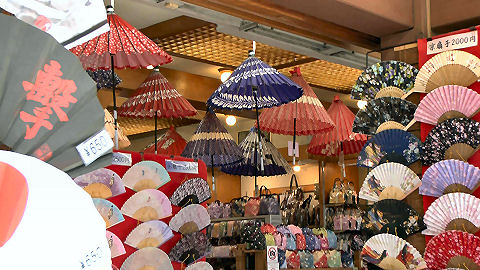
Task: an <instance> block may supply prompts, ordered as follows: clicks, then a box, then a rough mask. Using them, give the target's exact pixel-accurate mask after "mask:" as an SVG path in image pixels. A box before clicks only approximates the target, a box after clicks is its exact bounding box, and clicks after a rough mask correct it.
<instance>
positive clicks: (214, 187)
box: [210, 155, 217, 200]
mask: <svg viewBox="0 0 480 270" xmlns="http://www.w3.org/2000/svg"><path fill="white" fill-rule="evenodd" d="M210 157H211V158H212V167H211V168H212V189H213V196H214V198H215V200H217V183H216V182H215V169H214V168H213V155H210Z"/></svg>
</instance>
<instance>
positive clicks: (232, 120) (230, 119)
mask: <svg viewBox="0 0 480 270" xmlns="http://www.w3.org/2000/svg"><path fill="white" fill-rule="evenodd" d="M225 122H226V123H227V125H229V126H233V125H235V123H237V118H235V116H233V115H229V116H227V118H226V119H225Z"/></svg>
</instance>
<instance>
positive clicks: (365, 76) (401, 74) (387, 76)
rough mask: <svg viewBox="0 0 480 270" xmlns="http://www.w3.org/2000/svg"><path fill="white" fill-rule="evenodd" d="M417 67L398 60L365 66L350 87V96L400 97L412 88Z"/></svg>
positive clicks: (363, 98) (364, 98) (364, 97)
mask: <svg viewBox="0 0 480 270" xmlns="http://www.w3.org/2000/svg"><path fill="white" fill-rule="evenodd" d="M417 73H418V69H416V68H415V67H413V66H412V65H409V64H407V63H404V62H400V61H393V60H391V61H382V62H379V63H376V64H373V65H371V66H369V67H368V68H366V69H365V70H364V71H363V72H362V74H361V75H360V76H359V77H358V79H357V82H356V83H355V85H353V87H352V92H351V98H352V99H358V100H372V99H377V98H381V97H387V96H388V97H397V98H400V97H402V96H403V95H405V93H407V92H408V91H409V90H410V89H412V88H413V85H414V83H415V78H416V77H417Z"/></svg>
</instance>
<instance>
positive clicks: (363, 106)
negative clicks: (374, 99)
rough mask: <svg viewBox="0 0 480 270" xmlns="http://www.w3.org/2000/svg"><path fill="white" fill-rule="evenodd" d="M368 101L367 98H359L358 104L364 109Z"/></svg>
mask: <svg viewBox="0 0 480 270" xmlns="http://www.w3.org/2000/svg"><path fill="white" fill-rule="evenodd" d="M367 103H368V102H367V101H366V100H359V101H357V106H358V108H360V110H363V109H365V107H367Z"/></svg>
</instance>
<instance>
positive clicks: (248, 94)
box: [207, 52, 303, 110]
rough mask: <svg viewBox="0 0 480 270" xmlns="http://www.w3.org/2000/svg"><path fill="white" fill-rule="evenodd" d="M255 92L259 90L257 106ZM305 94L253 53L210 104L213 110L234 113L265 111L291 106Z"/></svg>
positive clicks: (213, 97)
mask: <svg viewBox="0 0 480 270" xmlns="http://www.w3.org/2000/svg"><path fill="white" fill-rule="evenodd" d="M254 88H256V89H257V90H256V92H257V94H256V96H257V98H256V99H257V102H255V95H254V90H253V89H254ZM302 94H303V90H302V88H301V87H300V86H298V85H296V84H295V83H294V82H292V81H291V80H290V79H289V78H287V77H286V76H285V75H283V74H280V73H279V72H278V71H277V70H276V69H274V68H272V67H270V66H269V65H267V64H265V63H264V62H262V61H261V60H260V59H258V58H256V57H255V55H254V53H252V52H251V53H250V54H249V57H248V58H247V60H245V61H244V62H243V63H242V64H241V65H240V66H239V67H238V68H237V69H235V71H233V73H232V75H231V76H230V78H228V80H227V81H225V82H224V83H222V84H221V85H220V87H218V89H217V90H215V92H213V94H212V95H211V96H210V98H209V99H208V101H207V104H208V105H209V106H211V107H213V108H221V109H230V110H231V109H234V110H251V109H255V108H258V109H261V108H270V107H273V106H279V105H281V104H284V103H288V102H290V101H293V100H296V99H298V98H299V97H301V96H302ZM256 105H257V106H256Z"/></svg>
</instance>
